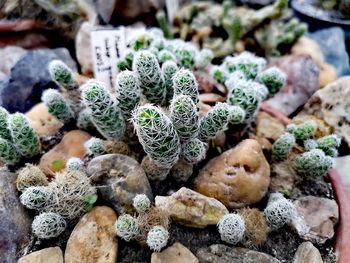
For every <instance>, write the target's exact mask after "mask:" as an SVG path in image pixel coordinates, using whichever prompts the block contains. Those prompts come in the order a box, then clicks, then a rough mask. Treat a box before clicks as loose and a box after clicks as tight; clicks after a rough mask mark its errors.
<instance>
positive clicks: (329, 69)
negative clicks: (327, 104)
mask: <svg viewBox="0 0 350 263" xmlns="http://www.w3.org/2000/svg"><path fill="white" fill-rule="evenodd" d="M319 69H320V77H319V79H320V87H321V88H322V87H325V86H326V85H328V84H329V83H331V82H333V81H335V80H336V79H337V72H336V71H335V68H334V67H333V66H332V65H329V64H327V63H323V64H322V65H320V66H319Z"/></svg>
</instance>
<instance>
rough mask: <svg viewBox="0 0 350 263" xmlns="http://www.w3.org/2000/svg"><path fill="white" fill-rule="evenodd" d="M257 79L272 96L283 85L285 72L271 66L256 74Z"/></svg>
mask: <svg viewBox="0 0 350 263" xmlns="http://www.w3.org/2000/svg"><path fill="white" fill-rule="evenodd" d="M258 80H259V82H260V83H262V84H264V85H265V86H266V87H267V88H268V90H269V94H270V95H271V96H272V95H275V94H276V93H277V92H278V91H279V90H280V89H281V88H282V87H283V86H284V84H285V82H286V74H284V73H283V72H282V71H281V70H279V69H278V68H276V67H272V68H269V69H267V70H265V71H263V72H261V73H260V74H259V76H258Z"/></svg>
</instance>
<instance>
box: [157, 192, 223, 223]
mask: <svg viewBox="0 0 350 263" xmlns="http://www.w3.org/2000/svg"><path fill="white" fill-rule="evenodd" d="M155 203H156V207H158V208H159V209H162V210H164V211H165V212H166V213H167V214H168V215H169V216H170V217H171V218H172V219H173V220H174V221H175V222H177V223H179V224H182V225H185V226H190V227H197V228H203V227H206V226H208V225H216V224H217V223H218V222H219V220H220V219H221V218H222V217H223V216H224V215H225V214H228V210H227V209H226V207H225V206H224V205H223V204H222V203H220V202H219V201H218V200H216V199H214V198H209V197H207V196H204V195H202V194H199V193H197V192H195V191H192V190H191V189H188V188H186V187H182V188H181V189H180V190H179V191H177V192H176V193H174V194H172V195H171V196H156V198H155Z"/></svg>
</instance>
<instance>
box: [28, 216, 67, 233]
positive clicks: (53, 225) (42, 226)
mask: <svg viewBox="0 0 350 263" xmlns="http://www.w3.org/2000/svg"><path fill="white" fill-rule="evenodd" d="M66 227H67V223H66V220H65V219H64V218H63V217H62V216H60V215H59V214H57V213H41V214H40V215H38V216H36V217H35V218H34V220H33V223H32V230H33V234H34V235H36V236H37V237H38V238H40V239H50V238H54V237H58V236H59V235H60V234H61V233H62V232H63V231H64V230H65V229H66Z"/></svg>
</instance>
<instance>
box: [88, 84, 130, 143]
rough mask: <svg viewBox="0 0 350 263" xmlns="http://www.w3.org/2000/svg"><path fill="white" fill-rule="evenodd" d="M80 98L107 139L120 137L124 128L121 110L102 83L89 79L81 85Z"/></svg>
mask: <svg viewBox="0 0 350 263" xmlns="http://www.w3.org/2000/svg"><path fill="white" fill-rule="evenodd" d="M82 98H83V102H84V104H85V105H86V107H87V108H88V109H89V111H90V113H91V120H92V122H93V123H94V124H95V126H96V128H97V129H98V130H99V132H100V133H101V134H102V135H103V136H105V137H106V138H109V139H121V138H122V137H123V136H124V132H125V129H126V125H125V121H124V118H123V115H122V111H121V110H120V108H119V107H118V106H117V105H116V103H115V102H114V101H113V100H112V98H111V96H110V95H109V94H108V91H107V89H106V87H105V86H104V84H102V83H101V82H97V81H95V80H90V81H88V82H87V83H86V84H84V86H83V87H82Z"/></svg>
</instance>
